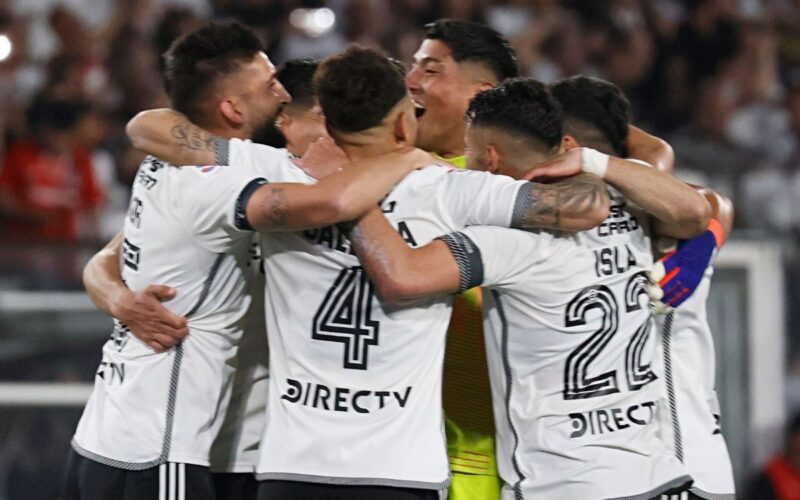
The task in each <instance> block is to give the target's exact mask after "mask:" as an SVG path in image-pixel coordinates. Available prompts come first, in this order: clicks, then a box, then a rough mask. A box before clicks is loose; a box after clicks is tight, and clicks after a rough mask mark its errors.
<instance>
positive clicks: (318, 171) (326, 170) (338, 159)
mask: <svg viewBox="0 0 800 500" xmlns="http://www.w3.org/2000/svg"><path fill="white" fill-rule="evenodd" d="M295 163H296V164H297V166H298V167H300V168H302V169H303V170H304V171H305V172H306V173H307V174H308V175H310V176H311V177H313V178H315V179H317V180H318V181H321V180H322V179H324V178H326V177H328V176H329V175H332V174H335V173H336V172H338V171H339V170H341V169H342V168H344V166H345V165H347V164H348V163H350V160H349V159H348V158H347V155H346V154H345V153H344V151H343V150H342V148H340V147H339V146H337V145H336V143H335V142H333V139H331V138H330V137H320V138H319V139H317V140H316V141H314V142H312V143H311V145H310V146H308V149H307V150H306V154H304V155H303V157H302V158H300V159H298V160H297V161H296V162H295Z"/></svg>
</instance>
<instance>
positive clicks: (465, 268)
mask: <svg viewBox="0 0 800 500" xmlns="http://www.w3.org/2000/svg"><path fill="white" fill-rule="evenodd" d="M437 239H439V240H442V241H443V242H444V243H445V244H446V245H447V247H448V248H449V249H450V253H452V254H453V258H454V259H455V261H456V264H458V269H459V271H460V273H461V280H460V283H459V288H458V293H461V292H463V291H465V290H469V289H470V288H473V287H476V286H480V285H481V283H483V261H482V260H481V251H480V249H479V248H478V247H477V246H476V245H475V243H473V242H472V240H471V239H469V237H468V236H467V235H466V234H464V233H462V232H455V233H450V234H445V235H444V236H440V237H439V238H437Z"/></svg>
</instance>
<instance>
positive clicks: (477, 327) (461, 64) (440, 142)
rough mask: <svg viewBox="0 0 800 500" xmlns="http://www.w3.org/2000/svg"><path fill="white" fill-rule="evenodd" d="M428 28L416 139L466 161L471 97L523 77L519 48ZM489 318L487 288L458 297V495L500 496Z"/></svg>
mask: <svg viewBox="0 0 800 500" xmlns="http://www.w3.org/2000/svg"><path fill="white" fill-rule="evenodd" d="M427 29H428V31H427V33H426V36H425V40H423V42H422V44H421V45H420V47H419V49H418V50H417V52H416V53H415V54H414V64H413V66H412V68H411V69H410V71H409V72H408V74H407V76H406V84H407V86H408V89H409V92H410V93H411V97H412V99H413V100H414V103H415V104H416V106H417V107H418V109H419V111H418V112H419V113H421V116H420V118H419V124H420V125H419V134H418V139H417V146H419V147H421V148H423V149H425V150H427V151H431V152H434V153H436V154H438V155H439V156H441V157H442V158H444V159H446V160H447V161H448V162H450V163H452V164H453V165H455V166H457V167H459V168H464V167H465V156H464V150H465V144H464V131H465V129H466V121H465V119H464V117H465V114H466V111H467V108H468V106H469V102H470V100H471V99H472V98H473V97H474V96H475V95H476V94H477V93H478V92H480V91H483V90H486V89H489V88H491V87H493V86H495V85H497V84H498V83H500V82H501V81H503V80H505V79H507V78H511V77H515V76H517V74H518V71H519V69H518V64H517V60H516V55H515V53H514V50H513V49H512V48H511V46H510V44H509V43H508V41H507V40H506V39H505V38H503V36H502V35H500V34H499V33H497V32H496V31H494V30H492V29H491V28H489V27H487V26H485V25H482V24H478V23H472V22H464V21H456V20H447V19H445V20H439V21H436V22H435V23H432V24H430V25H428V26H427ZM629 142H630V144H629V146H630V154H631V156H632V157H635V158H638V159H641V160H644V161H647V162H648V163H651V164H660V163H663V162H667V161H670V160H671V158H672V150H671V149H670V148H669V146H668V145H667V144H666V143H664V142H663V141H660V140H658V139H656V138H654V137H652V136H649V135H647V134H644V133H643V132H642V131H640V130H638V129H636V130H633V131H632V133H631V135H630V141H629ZM482 325H483V323H482V314H481V294H480V290H479V289H477V288H476V289H473V290H468V291H466V292H465V293H464V294H461V295H459V296H457V297H456V298H455V301H454V312H453V319H452V322H451V325H450V329H449V334H448V336H447V355H446V356H445V370H444V391H443V396H444V408H445V414H446V416H447V421H446V431H447V436H448V450H449V456H450V466H451V470H452V472H453V482H452V484H451V486H450V492H449V493H450V498H451V500H470V499H473V500H491V499H492V498H498V497H499V490H500V480H499V478H498V477H497V467H496V465H495V460H494V456H495V453H494V443H493V437H492V436H493V435H494V422H493V418H492V414H491V391H490V389H489V379H488V371H487V367H486V354H485V350H484V348H483V340H482V337H483V333H482Z"/></svg>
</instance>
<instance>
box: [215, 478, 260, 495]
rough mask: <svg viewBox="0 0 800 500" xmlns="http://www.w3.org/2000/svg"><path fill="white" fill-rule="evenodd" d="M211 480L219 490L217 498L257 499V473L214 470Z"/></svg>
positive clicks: (216, 489)
mask: <svg viewBox="0 0 800 500" xmlns="http://www.w3.org/2000/svg"><path fill="white" fill-rule="evenodd" d="M211 480H212V481H213V482H214V490H215V491H216V492H217V500H256V499H257V498H258V481H256V476H255V474H253V473H252V472H251V473H228V472H212V473H211Z"/></svg>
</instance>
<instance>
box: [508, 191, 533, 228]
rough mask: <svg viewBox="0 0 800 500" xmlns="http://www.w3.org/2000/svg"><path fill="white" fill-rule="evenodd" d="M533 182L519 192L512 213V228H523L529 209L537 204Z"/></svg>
mask: <svg viewBox="0 0 800 500" xmlns="http://www.w3.org/2000/svg"><path fill="white" fill-rule="evenodd" d="M532 187H533V183H532V182H528V183H527V184H525V185H524V186H522V187H521V188H520V189H519V191H517V199H516V200H514V211H513V212H512V213H511V227H523V226H524V222H525V219H526V216H527V214H528V209H529V208H531V205H533V204H534V202H536V198H534V197H533V189H531V188H532Z"/></svg>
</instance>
